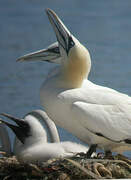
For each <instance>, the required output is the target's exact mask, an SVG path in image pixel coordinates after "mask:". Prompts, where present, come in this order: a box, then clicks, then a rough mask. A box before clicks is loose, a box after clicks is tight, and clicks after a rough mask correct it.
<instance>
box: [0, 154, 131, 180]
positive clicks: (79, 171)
mask: <svg viewBox="0 0 131 180" xmlns="http://www.w3.org/2000/svg"><path fill="white" fill-rule="evenodd" d="M105 178H108V179H112V178H113V179H117V178H118V179H119V178H131V160H130V159H124V157H123V156H120V157H119V156H116V157H114V159H111V160H110V159H97V158H94V159H86V156H85V155H79V156H74V157H71V158H64V159H61V158H60V159H52V160H49V161H47V162H43V163H36V164H31V163H22V162H19V161H18V160H17V158H16V157H15V156H12V157H2V158H0V179H2V180H16V179H19V180H36V179H39V180H54V179H57V180H73V179H74V180H78V179H105Z"/></svg>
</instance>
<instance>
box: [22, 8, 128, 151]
mask: <svg viewBox="0 0 131 180" xmlns="http://www.w3.org/2000/svg"><path fill="white" fill-rule="evenodd" d="M47 15H48V17H49V20H50V22H51V24H52V27H53V29H54V31H55V33H56V37H57V40H58V44H59V55H60V57H61V58H60V59H59V60H61V65H60V67H59V70H57V72H56V73H55V74H53V75H52V76H51V77H48V78H47V80H46V81H45V82H44V83H43V85H42V87H41V90H40V99H41V104H42V105H43V107H44V109H45V111H46V112H47V114H48V115H49V117H50V118H51V119H52V120H53V121H54V122H55V123H56V124H57V125H59V126H61V127H63V128H65V129H66V130H68V131H69V132H71V133H72V134H74V135H75V136H77V137H78V138H79V139H81V140H82V141H84V142H86V143H88V144H89V145H97V146H98V147H99V148H103V149H104V150H105V151H116V152H119V153H122V152H123V151H125V150H131V97H129V96H128V95H126V94H122V93H120V92H118V91H115V90H113V89H110V88H107V87H102V86H98V85H96V84H94V83H92V82H90V81H89V80H88V75H89V72H90V69H91V59H90V55H89V52H88V50H87V49H86V48H85V47H84V46H83V45H82V44H81V43H80V42H79V41H78V40H77V39H76V38H75V37H74V36H73V35H72V34H71V33H70V32H69V30H67V28H66V27H65V25H64V24H63V23H62V21H61V20H60V19H59V18H58V16H57V15H56V14H55V13H54V12H53V11H52V10H50V9H48V10H47ZM47 50H48V49H47ZM57 53H58V52H57ZM37 55H38V54H37ZM39 55H41V53H40V54H39ZM48 56H49V57H50V51H48ZM48 56H47V57H46V60H48ZM33 58H36V59H37V60H39V57H38V56H36V55H35V53H33V54H32V55H31V56H29V55H25V56H24V57H21V58H20V59H19V60H23V61H28V60H29V59H30V60H32V59H33ZM52 62H53V60H52Z"/></svg>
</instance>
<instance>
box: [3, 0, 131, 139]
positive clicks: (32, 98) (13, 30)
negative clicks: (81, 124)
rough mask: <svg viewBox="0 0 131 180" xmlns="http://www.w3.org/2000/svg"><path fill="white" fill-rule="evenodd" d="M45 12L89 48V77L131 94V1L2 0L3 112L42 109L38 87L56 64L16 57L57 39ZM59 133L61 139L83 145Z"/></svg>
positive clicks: (65, 133)
mask: <svg viewBox="0 0 131 180" xmlns="http://www.w3.org/2000/svg"><path fill="white" fill-rule="evenodd" d="M45 8H51V9H53V10H55V12H56V13H57V14H58V15H59V16H60V17H61V19H62V20H63V21H64V23H65V24H66V26H67V27H68V28H69V29H70V31H71V32H72V33H73V34H74V35H75V36H76V37H77V38H78V39H79V40H80V41H81V42H82V43H83V44H84V45H85V46H86V47H87V48H88V49H89V51H90V53H91V57H92V70H91V73H90V77H89V79H90V80H91V81H93V82H94V83H96V84H100V85H104V86H108V87H111V88H114V89H116V90H119V91H121V92H123V93H127V94H129V95H131V0H125V1H123V0H110V1H106V0H99V1H98V0H93V1H89V0H66V1H64V0H63V1H62V0H54V1H52V0H48V1H44V0H37V1H36V0H22V1H21V0H0V112H7V113H11V114H12V115H15V116H18V117H23V116H24V115H25V114H26V113H28V112H30V111H31V110H34V109H38V108H41V106H40V100H39V89H40V86H41V84H42V82H43V81H44V79H45V77H46V75H47V73H48V72H49V70H50V69H51V68H52V67H53V66H54V65H53V64H49V63H46V62H30V63H16V59H17V58H18V57H19V56H21V55H24V54H26V53H29V52H31V51H36V50H39V49H42V48H45V47H46V46H48V45H49V44H51V43H53V42H55V41H56V38H55V34H54V32H53V30H52V27H51V25H50V23H49V21H48V18H47V15H46V13H45V11H44V10H45ZM59 131H60V135H61V140H74V141H78V140H77V139H76V138H75V137H73V136H72V135H70V134H69V133H67V132H66V131H64V130H62V129H59ZM9 133H10V136H11V139H12V138H13V133H12V132H11V131H10V130H9Z"/></svg>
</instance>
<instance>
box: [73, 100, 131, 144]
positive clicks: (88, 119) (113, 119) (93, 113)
mask: <svg viewBox="0 0 131 180" xmlns="http://www.w3.org/2000/svg"><path fill="white" fill-rule="evenodd" d="M72 113H73V114H74V116H75V117H76V119H77V120H79V122H80V123H81V125H82V126H84V127H85V128H87V129H88V130H89V131H91V132H93V133H94V134H97V135H99V136H103V137H105V138H107V139H109V140H112V141H114V142H121V141H125V142H126V143H131V105H120V104H116V105H100V104H90V103H86V102H81V101H77V102H74V103H73V104H72Z"/></svg>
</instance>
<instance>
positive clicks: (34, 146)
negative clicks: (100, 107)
mask: <svg viewBox="0 0 131 180" xmlns="http://www.w3.org/2000/svg"><path fill="white" fill-rule="evenodd" d="M1 115H3V116H5V117H8V118H10V119H11V120H13V121H14V122H15V123H16V124H17V125H13V124H10V123H8V122H5V121H3V120H1V122H3V123H4V124H6V125H7V126H8V127H9V128H11V129H12V130H13V132H14V133H15V135H16V137H17V138H18V140H19V141H20V142H19V141H18V140H17V141H15V143H16V144H15V146H14V153H15V155H16V156H17V158H18V159H19V160H20V161H23V162H33V163H35V162H42V161H46V160H48V159H51V158H59V157H70V156H73V155H75V154H77V153H80V152H86V151H87V150H88V148H87V147H86V146H83V145H81V144H77V143H73V142H70V141H69V142H67V141H66V142H59V135H58V132H57V129H56V126H55V124H54V123H53V122H52V121H51V120H50V119H49V118H48V117H47V115H46V113H44V112H42V111H41V110H37V111H33V112H31V113H28V114H27V115H26V116H25V118H24V119H19V118H16V117H13V116H11V115H9V114H1ZM38 119H41V120H43V121H44V123H46V125H47V128H48V130H49V133H50V137H51V142H52V143H49V142H47V134H46V131H45V129H44V127H43V126H42V125H41V123H40V122H39V120H38Z"/></svg>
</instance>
